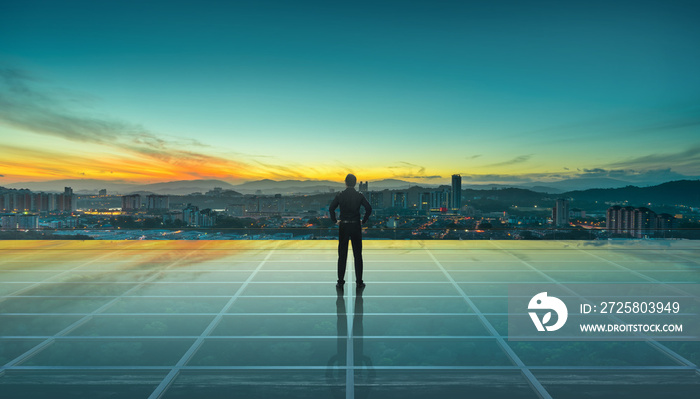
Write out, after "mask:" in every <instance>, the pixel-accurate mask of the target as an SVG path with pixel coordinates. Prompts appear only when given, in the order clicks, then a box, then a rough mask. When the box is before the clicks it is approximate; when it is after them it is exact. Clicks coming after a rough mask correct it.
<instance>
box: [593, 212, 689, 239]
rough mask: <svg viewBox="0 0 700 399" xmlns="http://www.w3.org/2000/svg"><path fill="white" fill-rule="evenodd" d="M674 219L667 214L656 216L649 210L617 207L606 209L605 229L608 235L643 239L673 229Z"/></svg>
mask: <svg viewBox="0 0 700 399" xmlns="http://www.w3.org/2000/svg"><path fill="white" fill-rule="evenodd" d="M674 221H675V219H674V217H673V216H672V215H669V214H667V213H662V214H660V215H657V214H656V212H654V211H652V210H651V209H649V208H645V207H640V208H634V207H631V206H625V207H620V206H618V205H615V206H611V207H610V208H608V211H607V213H606V227H607V229H608V233H609V234H614V235H622V236H627V237H636V238H643V237H645V236H653V235H657V234H664V233H665V232H666V231H668V230H671V229H673V227H674Z"/></svg>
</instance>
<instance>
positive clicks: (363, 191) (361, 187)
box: [359, 181, 369, 194]
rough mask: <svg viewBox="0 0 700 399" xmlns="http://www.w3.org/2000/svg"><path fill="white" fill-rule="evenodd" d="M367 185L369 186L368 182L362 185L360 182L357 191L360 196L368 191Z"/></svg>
mask: <svg viewBox="0 0 700 399" xmlns="http://www.w3.org/2000/svg"><path fill="white" fill-rule="evenodd" d="M368 185H369V182H368V181H366V182H364V183H363V182H360V189H359V191H360V192H361V193H362V194H364V193H366V192H367V191H368V189H367V187H368Z"/></svg>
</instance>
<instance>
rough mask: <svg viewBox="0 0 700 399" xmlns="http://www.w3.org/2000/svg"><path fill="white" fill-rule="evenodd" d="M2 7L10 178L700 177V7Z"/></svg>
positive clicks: (0, 50)
mask: <svg viewBox="0 0 700 399" xmlns="http://www.w3.org/2000/svg"><path fill="white" fill-rule="evenodd" d="M481 3H482V4H472V2H467V1H425V2H421V1H405V0H404V1H381V2H377V1H368V2H365V1H353V2H329V1H264V0H263V1H251V2H247V1H235V2H223V1H217V2H215V1H177V0H171V1H129V0H127V1H97V2H96V1H71V0H66V1H33V0H26V1H21V2H11V1H0V186H2V185H3V184H11V183H17V182H28V181H48V180H58V179H102V180H115V181H128V182H137V183H155V182H163V181H172V180H191V179H220V180H224V181H227V182H229V183H234V184H235V183H241V182H244V181H250V180H259V179H273V180H286V179H300V180H306V179H311V180H338V181H342V179H343V178H344V176H345V174H346V173H349V172H352V173H355V174H356V175H357V176H358V178H359V179H360V180H378V179H385V178H394V179H402V180H409V181H414V182H417V183H420V182H424V183H431V184H435V183H444V182H449V180H450V176H451V175H452V174H455V173H459V174H461V175H462V178H463V182H464V183H467V184H469V183H513V184H515V183H522V182H532V181H542V182H549V181H557V180H563V179H569V178H579V177H596V178H599V177H608V178H614V179H620V180H624V181H630V182H635V183H640V184H651V183H659V182H663V181H668V180H676V179H681V178H686V177H694V178H697V177H698V176H700V134H698V133H700V73H698V72H697V71H700V46H698V43H700V24H698V23H697V20H698V18H699V17H700V3H698V2H696V1H640V0H637V1H624V0H621V1H613V2H611V1H586V2H562V1H527V2H524V1H488V2H481Z"/></svg>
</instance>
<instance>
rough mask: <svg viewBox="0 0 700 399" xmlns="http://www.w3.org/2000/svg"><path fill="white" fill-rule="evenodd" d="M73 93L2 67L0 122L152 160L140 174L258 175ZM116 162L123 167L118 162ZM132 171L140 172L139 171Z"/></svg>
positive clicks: (243, 164)
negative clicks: (97, 109)
mask: <svg viewBox="0 0 700 399" xmlns="http://www.w3.org/2000/svg"><path fill="white" fill-rule="evenodd" d="M75 97H76V96H75V95H74V94H73V93H71V92H69V91H68V90H63V89H55V88H49V87H47V83H46V82H45V81H43V80H41V79H39V78H37V77H35V76H33V75H32V74H31V73H30V72H27V71H25V70H21V69H17V68H8V67H2V66H0V123H4V124H6V125H9V126H14V127H15V128H18V129H21V130H26V131H29V132H32V133H35V134H40V135H46V136H53V137H59V138H62V139H65V140H69V141H74V142H78V143H87V144H95V145H100V146H105V147H109V148H112V149H116V150H117V152H118V153H121V154H122V155H123V156H124V157H134V156H135V157H136V158H138V159H140V160H142V162H139V163H142V164H145V165H146V166H147V165H148V163H149V162H150V163H151V164H152V165H151V167H146V168H144V169H142V171H141V172H140V173H142V174H143V175H144V176H151V177H153V176H154V175H159V174H160V172H155V170H156V169H159V170H161V171H167V172H168V173H170V174H173V175H175V176H178V175H179V176H178V177H179V178H187V177H188V176H190V177H191V178H198V177H217V178H221V177H224V176H228V177H231V178H234V179H235V178H250V177H253V178H255V177H258V176H259V173H258V172H259V171H258V170H255V169H253V168H250V167H249V164H248V163H247V161H244V160H241V159H240V158H239V159H230V158H223V157H221V156H217V155H212V154H207V153H204V152H201V151H198V150H196V149H197V148H203V147H207V146H206V145H205V144H203V143H201V142H199V141H197V140H194V139H188V138H175V137H170V136H167V135H162V134H155V133H153V132H151V131H149V130H148V129H146V128H145V127H143V126H141V125H138V124H133V123H129V122H126V121H122V120H119V119H115V118H110V117H105V116H103V115H97V114H94V113H90V112H88V111H87V109H89V107H85V106H83V107H82V108H81V109H80V110H76V109H74V104H76V102H78V103H84V102H85V101H86V98H87V97H85V98H80V101H75ZM82 105H85V104H82ZM149 160H150V161H149ZM122 161H123V159H122ZM117 167H119V168H122V169H123V167H122V165H119V166H117ZM276 171H277V174H279V175H297V173H295V172H294V171H291V170H288V169H283V168H280V167H279V165H277V167H276ZM76 173H77V174H80V173H84V172H76ZM135 173H137V176H138V173H139V172H138V171H135ZM175 176H174V177H175Z"/></svg>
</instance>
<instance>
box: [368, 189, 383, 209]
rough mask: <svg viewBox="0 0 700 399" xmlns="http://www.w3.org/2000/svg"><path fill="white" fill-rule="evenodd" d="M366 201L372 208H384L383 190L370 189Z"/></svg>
mask: <svg viewBox="0 0 700 399" xmlns="http://www.w3.org/2000/svg"><path fill="white" fill-rule="evenodd" d="M367 201H369V204H370V205H371V206H372V209H384V192H383V191H370V192H368V193H367Z"/></svg>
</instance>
